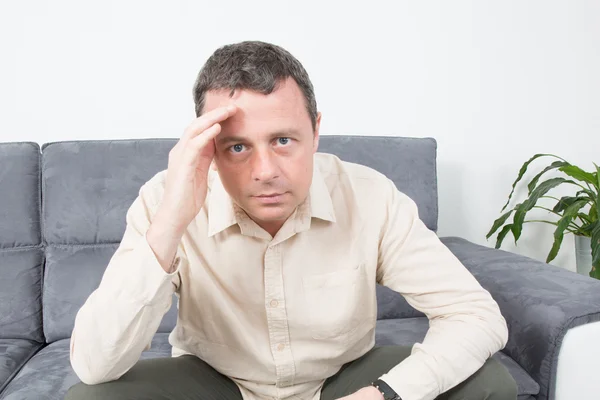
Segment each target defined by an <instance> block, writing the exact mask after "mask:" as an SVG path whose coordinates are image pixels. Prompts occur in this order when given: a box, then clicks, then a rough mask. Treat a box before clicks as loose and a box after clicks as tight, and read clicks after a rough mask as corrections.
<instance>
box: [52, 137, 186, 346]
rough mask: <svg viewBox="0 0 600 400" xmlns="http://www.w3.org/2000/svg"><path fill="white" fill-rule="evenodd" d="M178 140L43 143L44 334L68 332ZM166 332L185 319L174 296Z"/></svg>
mask: <svg viewBox="0 0 600 400" xmlns="http://www.w3.org/2000/svg"><path fill="white" fill-rule="evenodd" d="M175 143H176V140H174V139H166V140H163V139H155V140H118V141H81V142H62V143H50V144H46V145H44V146H43V147H42V169H43V173H42V176H43V192H44V196H43V222H44V223H43V226H44V230H43V232H44V238H45V240H46V254H47V260H46V273H45V282H44V283H45V284H44V298H43V305H44V313H43V315H44V321H43V322H44V334H45V336H46V340H47V341H48V342H49V343H50V342H54V341H56V340H59V339H64V338H68V337H70V335H71V332H72V330H73V325H74V322H75V316H76V314H77V311H78V310H79V308H80V307H81V306H82V305H83V303H84V302H85V300H86V299H87V298H88V296H89V295H90V294H91V293H92V291H94V290H95V289H96V288H97V287H98V285H99V284H100V280H101V278H102V275H103V273H104V271H105V269H106V266H107V265H108V263H109V261H110V258H111V257H112V255H113V254H114V252H115V251H116V249H117V247H118V245H119V243H120V241H121V239H122V237H123V233H124V232H125V214H126V213H127V210H128V209H129V207H130V206H131V203H133V201H134V200H135V198H136V197H137V195H138V193H139V189H140V187H141V186H142V185H143V184H144V183H145V182H146V181H148V180H149V179H150V178H151V177H152V176H153V175H154V174H156V173H157V172H159V171H161V170H163V169H165V168H166V166H167V160H168V153H169V151H170V149H171V148H172V147H173V146H174V145H175ZM173 300H174V301H173V304H172V307H171V309H170V310H169V312H168V313H167V314H166V315H165V317H164V318H163V321H162V323H161V325H160V327H159V330H158V331H159V332H170V331H171V330H172V329H173V327H174V326H175V322H176V318H177V301H176V297H174V298H173Z"/></svg>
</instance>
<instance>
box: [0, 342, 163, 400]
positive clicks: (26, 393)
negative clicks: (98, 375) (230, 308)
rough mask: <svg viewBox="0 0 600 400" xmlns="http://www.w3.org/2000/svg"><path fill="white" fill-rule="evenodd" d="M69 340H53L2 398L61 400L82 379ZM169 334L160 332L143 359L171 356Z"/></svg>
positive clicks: (34, 358)
mask: <svg viewBox="0 0 600 400" xmlns="http://www.w3.org/2000/svg"><path fill="white" fill-rule="evenodd" d="M69 345H70V339H62V340H58V341H56V342H54V343H51V344H49V345H47V346H46V347H44V348H43V349H42V350H40V351H39V352H38V353H37V354H35V355H34V356H33V357H32V358H31V359H30V360H29V361H28V362H27V363H26V364H25V366H24V367H23V368H22V369H21V371H19V373H18V374H17V376H15V377H14V379H13V380H12V381H11V382H10V383H9V384H8V385H7V386H6V388H5V390H4V392H1V393H0V399H1V400H62V399H64V397H65V394H66V393H67V390H69V388H70V387H71V386H73V385H74V384H76V383H78V382H79V378H77V375H75V372H74V371H73V369H72V368H71V363H70V361H69ZM170 356H171V345H170V344H169V334H168V333H157V334H156V335H155V336H154V339H152V346H151V348H150V350H147V351H145V352H143V353H142V357H141V358H142V359H148V358H157V357H170Z"/></svg>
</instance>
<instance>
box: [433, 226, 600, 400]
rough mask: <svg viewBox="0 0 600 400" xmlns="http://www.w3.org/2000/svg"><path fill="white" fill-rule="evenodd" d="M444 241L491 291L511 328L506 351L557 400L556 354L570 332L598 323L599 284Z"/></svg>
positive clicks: (528, 260)
mask: <svg viewBox="0 0 600 400" xmlns="http://www.w3.org/2000/svg"><path fill="white" fill-rule="evenodd" d="M441 240H442V242H443V243H444V244H445V245H446V246H447V247H448V248H449V249H450V251H452V253H454V255H455V256H456V257H458V259H459V260H460V261H461V262H462V263H463V264H464V265H465V267H466V268H467V269H468V270H469V271H470V272H471V273H472V274H473V275H474V276H475V278H477V280H478V281H479V283H480V284H481V285H482V286H483V287H484V288H485V289H486V290H488V291H489V292H490V293H491V295H492V296H493V298H494V299H495V300H496V302H497V303H498V305H499V306H500V310H501V311H502V314H503V315H504V318H505V319H506V322H507V324H508V329H509V339H508V343H507V344H506V347H505V348H504V350H503V352H504V353H506V354H508V355H509V356H510V357H511V358H512V359H513V360H515V361H517V362H518V363H519V364H520V365H521V367H523V368H524V369H525V370H526V371H527V372H528V373H529V374H530V375H531V377H532V378H533V379H535V380H536V381H537V382H538V383H539V385H540V393H539V395H538V399H554V393H555V385H556V376H557V375H556V374H557V365H558V355H559V350H560V347H561V344H562V342H563V339H564V337H565V335H566V333H567V331H568V330H569V329H571V328H573V327H576V326H580V325H583V324H588V323H590V322H596V321H600V281H598V280H595V279H592V278H589V277H585V276H582V275H578V274H576V273H574V272H571V271H567V270H565V269H562V268H558V267H554V266H551V265H548V264H546V263H543V262H540V261H536V260H533V259H531V258H528V257H524V256H520V255H517V254H514V253H510V252H507V251H503V250H496V249H493V248H489V247H485V246H480V245H477V244H474V243H471V242H469V241H467V240H465V239H462V238H457V237H447V238H442V239H441Z"/></svg>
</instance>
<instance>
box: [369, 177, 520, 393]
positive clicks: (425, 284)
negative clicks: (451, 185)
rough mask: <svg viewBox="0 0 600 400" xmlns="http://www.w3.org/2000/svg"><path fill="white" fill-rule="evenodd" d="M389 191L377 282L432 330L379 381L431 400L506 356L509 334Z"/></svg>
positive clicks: (488, 302) (409, 203)
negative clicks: (421, 315)
mask: <svg viewBox="0 0 600 400" xmlns="http://www.w3.org/2000/svg"><path fill="white" fill-rule="evenodd" d="M389 184H390V185H391V187H390V189H389V191H388V193H390V195H389V196H388V201H387V221H386V223H385V226H384V228H383V231H382V234H381V237H380V248H379V263H378V269H377V280H378V282H379V283H380V284H382V285H384V286H387V287H389V288H391V289H393V290H394V291H396V292H399V293H400V294H402V295H403V296H404V297H405V299H406V300H407V302H408V303H409V304H410V305H411V306H413V307H414V308H415V309H417V310H419V311H421V312H423V313H424V314H425V315H426V316H427V318H428V319H429V330H428V332H427V335H426V337H425V339H424V340H423V342H422V343H416V344H415V345H414V346H413V348H412V352H411V355H410V356H409V357H408V358H406V359H405V360H404V361H402V362H401V363H400V364H399V365H397V366H396V367H394V368H393V369H392V370H390V371H389V372H388V373H386V374H384V375H383V376H382V377H381V379H382V380H383V381H385V382H386V383H387V384H388V385H390V387H391V388H392V389H394V391H395V392H396V393H398V394H399V395H400V396H401V397H402V399H403V400H425V399H434V398H435V397H437V396H438V395H439V394H441V393H443V392H446V391H447V390H449V389H451V388H453V387H454V386H456V385H458V384H459V383H461V382H463V381H464V380H466V379H467V378H468V377H469V376H471V375H472V374H473V373H475V372H476V371H477V370H478V369H479V368H481V367H482V366H483V364H484V363H485V361H486V360H487V359H488V358H489V357H491V356H492V355H493V354H494V353H495V352H497V351H499V350H501V349H502V348H503V347H504V346H505V345H506V342H507V340H508V329H507V326H506V321H505V319H504V318H503V316H502V315H501V313H500V309H499V307H498V304H497V303H496V302H495V301H494V300H493V299H492V297H491V295H490V294H489V292H488V291H486V290H485V289H484V288H482V287H481V285H480V284H479V283H478V282H477V280H476V279H475V278H474V277H473V275H472V274H471V273H470V272H469V271H468V270H467V269H466V268H465V267H464V266H463V265H462V263H461V262H460V261H459V260H458V259H457V258H456V257H455V256H454V255H453V254H452V253H451V252H450V250H448V248H447V247H446V246H445V245H444V244H443V243H441V242H440V240H439V238H438V237H437V235H436V234H435V233H434V232H432V231H430V230H429V229H428V228H427V227H426V226H425V224H424V223H423V222H422V221H421V220H420V219H419V216H418V210H417V206H416V204H415V202H414V201H413V200H411V199H410V198H409V197H408V196H406V195H404V194H403V193H401V192H399V191H398V190H397V189H396V187H395V186H394V185H393V183H392V182H391V181H390V182H389Z"/></svg>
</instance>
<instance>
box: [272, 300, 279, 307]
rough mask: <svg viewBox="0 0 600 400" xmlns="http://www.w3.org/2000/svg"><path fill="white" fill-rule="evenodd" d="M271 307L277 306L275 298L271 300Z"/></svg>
mask: <svg viewBox="0 0 600 400" xmlns="http://www.w3.org/2000/svg"><path fill="white" fill-rule="evenodd" d="M270 304H271V307H277V306H278V305H279V302H278V301H277V300H271V303H270Z"/></svg>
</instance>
